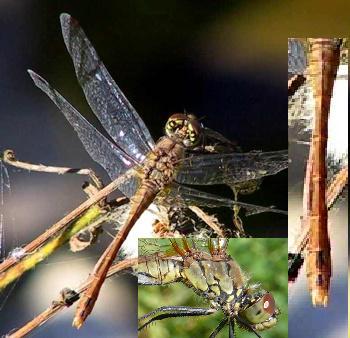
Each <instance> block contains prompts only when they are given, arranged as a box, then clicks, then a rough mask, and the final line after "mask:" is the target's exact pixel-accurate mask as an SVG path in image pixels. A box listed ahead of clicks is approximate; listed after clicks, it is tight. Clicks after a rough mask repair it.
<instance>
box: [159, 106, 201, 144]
mask: <svg viewBox="0 0 350 338" xmlns="http://www.w3.org/2000/svg"><path fill="white" fill-rule="evenodd" d="M201 129H202V126H201V124H200V123H199V122H198V120H197V118H196V117H195V116H194V115H187V114H181V113H178V114H173V115H172V116H170V118H169V119H168V121H167V123H166V125H165V134H166V136H168V137H169V138H171V139H172V140H174V141H175V142H177V143H181V144H182V145H184V146H185V147H186V148H191V147H194V146H196V145H197V144H198V143H199V142H200V140H201V137H202V132H201Z"/></svg>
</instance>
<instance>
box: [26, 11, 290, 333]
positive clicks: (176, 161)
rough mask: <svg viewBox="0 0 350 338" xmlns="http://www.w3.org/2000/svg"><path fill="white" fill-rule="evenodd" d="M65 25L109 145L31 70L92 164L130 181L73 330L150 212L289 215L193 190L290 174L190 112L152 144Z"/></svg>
mask: <svg viewBox="0 0 350 338" xmlns="http://www.w3.org/2000/svg"><path fill="white" fill-rule="evenodd" d="M60 20H61V28H62V35H63V38H64V42H65V44H66V47H67V49H68V52H69V54H70V56H71V58H72V60H73V64H74V68H75V73H76V76H77V79H78V82H79V84H80V86H81V87H82V89H83V91H84V94H85V97H86V99H87V101H88V103H89V105H90V107H91V109H92V111H93V112H94V114H95V115H96V117H97V118H98V119H99V121H100V122H101V124H102V126H103V127H104V129H105V131H106V132H107V134H108V135H109V137H110V139H109V138H107V137H105V136H104V135H103V134H101V133H100V132H99V131H98V130H97V129H96V128H95V127H94V126H92V125H91V124H90V123H89V122H88V121H87V120H86V119H85V118H83V117H82V116H81V115H80V113H79V112H78V111H77V110H76V109H75V108H74V107H73V106H72V105H71V104H70V103H69V102H68V101H67V100H66V99H65V98H64V97H63V96H62V95H61V94H60V93H58V92H57V91H56V90H55V89H54V88H53V87H51V86H50V84H49V83H48V82H47V81H46V80H44V79H43V78H42V77H41V76H39V75H38V74H36V73H35V72H33V71H31V70H29V74H30V76H31V77H32V79H33V81H34V83H35V85H36V86H37V87H39V88H40V89H41V90H42V91H43V92H45V93H46V94H47V95H48V96H49V97H50V99H51V100H52V101H53V102H54V103H55V104H56V105H57V106H58V108H59V109H60V110H61V112H62V113H63V114H64V115H65V117H66V119H67V120H68V121H69V123H70V124H71V125H72V126H73V128H74V130H75V131H76V132H77V134H78V136H79V138H80V140H81V142H82V143H83V145H84V147H85V149H86V150H87V152H88V153H89V155H90V156H91V158H92V159H93V160H95V161H96V162H97V163H99V164H100V165H101V166H102V167H103V168H104V169H105V170H106V172H107V173H108V175H109V176H110V178H111V179H112V180H115V179H117V178H120V177H121V176H123V175H124V176H125V177H126V180H125V182H124V183H123V184H121V185H120V187H119V189H120V191H121V192H122V193H123V194H124V195H125V196H126V197H128V198H129V199H130V211H129V213H128V216H127V219H126V221H125V223H124V224H123V226H122V227H121V228H120V229H119V231H118V234H117V236H116V237H115V238H114V240H113V241H112V242H111V244H110V245H109V247H108V248H107V249H106V251H105V253H104V254H103V255H102V256H101V258H100V260H99V261H98V262H97V264H96V266H95V268H94V271H93V274H92V276H91V277H90V278H91V280H93V283H92V284H91V286H90V287H89V289H88V290H87V291H86V292H85V294H84V296H83V297H82V298H81V300H80V302H79V305H78V308H77V312H76V316H75V319H74V322H73V324H74V325H75V326H76V327H80V326H81V325H82V324H83V322H84V320H85V319H86V317H87V316H88V315H89V313H90V312H91V311H92V308H93V306H94V303H95V301H96V299H97V297H98V294H99V290H100V288H101V286H102V284H103V281H104V279H105V277H106V274H107V271H108V268H109V267H110V265H111V264H112V262H113V260H114V258H115V257H116V255H117V253H118V252H119V250H120V248H121V246H122V244H123V242H124V241H125V239H126V237H127V236H128V234H129V232H130V230H131V229H132V227H133V226H134V224H135V223H136V221H137V220H138V219H139V217H140V215H141V214H142V213H143V212H144V211H145V210H146V209H147V208H148V207H150V206H151V205H153V204H155V205H158V206H163V205H167V206H179V208H184V207H187V206H189V205H196V206H205V207H228V208H230V209H232V208H234V209H235V210H236V211H237V208H241V207H242V208H244V209H247V210H248V212H250V213H258V212H264V211H268V212H277V213H284V214H285V212H284V211H281V210H277V209H274V208H273V207H261V206H256V205H249V204H245V203H240V202H237V201H233V200H232V199H227V198H222V197H219V196H215V195H213V194H209V193H206V192H203V191H200V190H197V189H196V188H193V187H190V185H195V186H197V185H216V184H226V185H228V186H230V187H231V188H232V189H233V190H234V191H235V193H236V195H237V193H241V192H242V193H244V192H252V191H253V190H255V189H256V188H257V187H258V185H259V182H260V180H261V179H262V178H263V177H265V176H268V175H274V174H277V173H278V172H280V171H281V170H284V169H286V168H287V166H288V158H287V157H288V155H287V151H285V150H281V151H272V152H257V151H252V152H248V153H239V152H233V151H232V149H233V146H232V142H230V141H228V140H227V139H226V138H224V136H222V135H220V134H219V133H217V132H214V131H212V130H210V129H209V128H205V127H203V125H202V124H201V123H200V121H199V120H198V119H197V118H196V117H195V116H193V115H191V114H185V113H175V114H173V115H171V116H170V118H169V119H168V121H167V122H166V124H165V136H164V137H162V138H160V139H159V140H158V141H157V142H155V141H154V140H153V138H152V136H151V134H150V132H149V130H148V129H147V127H146V125H145V123H144V122H143V121H142V119H141V118H140V116H139V114H138V113H137V112H136V110H135V109H134V108H133V106H132V105H131V104H130V102H129V101H128V100H127V98H126V97H125V95H124V94H123V93H122V91H121V90H120V89H119V87H118V86H117V84H116V83H115V82H114V80H113V79H112V77H111V75H110V74H109V73H108V71H107V69H106V67H105V66H104V64H103V63H102V61H101V60H100V59H99V57H98V55H97V53H96V51H95V49H94V48H93V46H92V44H91V42H90V41H89V40H88V38H87V37H86V35H85V33H84V31H83V30H82V28H81V27H80V26H79V24H78V22H77V21H76V20H75V19H74V18H72V17H71V16H70V15H69V14H62V15H61V17H60ZM208 139H211V140H212V141H213V144H214V148H205V146H204V144H205V142H206V140H208ZM216 145H219V147H218V148H217V147H216ZM220 145H222V147H221V148H220ZM208 149H211V150H208ZM213 149H214V150H213ZM215 149H220V151H218V150H215ZM221 149H226V151H227V150H228V149H229V150H230V152H227V153H222V151H221ZM252 187H254V188H253V189H252ZM235 219H236V220H237V219H238V218H237V217H235ZM236 226H237V227H238V228H239V231H241V232H242V231H243V229H242V227H241V225H240V224H239V222H236Z"/></svg>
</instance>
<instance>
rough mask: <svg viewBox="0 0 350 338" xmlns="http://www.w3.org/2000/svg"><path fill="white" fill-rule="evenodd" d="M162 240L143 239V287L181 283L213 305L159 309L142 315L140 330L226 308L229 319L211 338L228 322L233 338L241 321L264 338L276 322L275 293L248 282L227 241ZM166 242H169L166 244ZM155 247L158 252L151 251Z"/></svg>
mask: <svg viewBox="0 0 350 338" xmlns="http://www.w3.org/2000/svg"><path fill="white" fill-rule="evenodd" d="M237 240H238V241H239V240H240V239H237ZM161 241H162V240H161V239H160V240H159V239H158V240H153V241H152V240H149V239H140V240H139V248H140V249H139V251H141V253H142V255H139V264H138V268H137V276H138V283H139V285H140V286H156V285H168V284H171V283H175V282H176V283H182V284H184V285H185V286H187V287H189V288H191V289H192V290H193V291H194V292H195V293H196V294H197V295H198V296H199V297H201V298H203V299H205V300H206V301H207V302H208V303H209V304H210V307H209V308H206V307H203V308H202V307H190V306H162V307H159V308H157V309H155V310H153V311H151V312H149V313H147V314H145V315H143V316H141V317H140V318H139V325H140V326H139V331H142V330H143V329H145V328H146V327H147V326H149V325H150V324H151V323H154V322H157V321H160V320H163V319H167V318H175V317H192V316H194V317H196V316H198V317H199V316H209V315H211V314H214V313H217V312H222V313H223V314H224V318H223V319H222V320H221V321H220V323H219V324H218V325H217V327H216V328H215V330H214V331H213V332H212V333H211V335H210V337H212V338H213V337H217V335H218V334H219V333H220V331H221V330H222V329H223V328H224V327H225V326H226V325H228V327H229V337H230V338H233V337H235V336H236V333H235V326H236V324H237V325H238V326H239V327H241V328H244V329H246V330H247V331H250V332H252V333H254V334H255V335H256V336H257V337H261V335H260V334H259V332H260V331H263V330H268V329H270V328H272V327H274V326H275V325H276V324H277V320H278V315H279V313H280V310H279V309H278V307H277V305H276V303H275V299H274V297H273V295H272V293H271V292H268V291H266V290H263V289H262V288H261V287H260V286H259V285H257V284H252V283H250V282H249V279H248V278H247V276H246V274H245V273H243V271H242V270H241V268H240V266H239V264H238V263H237V262H236V261H235V260H234V259H233V258H232V257H231V256H230V255H229V254H228V253H227V246H228V242H229V240H228V239H208V240H207V241H205V240H194V239H193V238H184V237H183V238H181V239H164V240H163V242H161ZM166 241H169V242H170V243H169V244H168V245H166V243H165V242H166ZM232 241H233V242H235V241H236V240H232ZM145 248H146V251H145ZM151 250H155V251H157V253H155V254H153V255H152V254H150V252H151ZM145 252H146V253H145Z"/></svg>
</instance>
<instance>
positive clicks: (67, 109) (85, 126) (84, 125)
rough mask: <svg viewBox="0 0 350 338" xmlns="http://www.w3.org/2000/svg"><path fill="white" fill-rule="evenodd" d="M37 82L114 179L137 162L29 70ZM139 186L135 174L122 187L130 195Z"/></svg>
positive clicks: (92, 156) (91, 154) (87, 148)
mask: <svg viewBox="0 0 350 338" xmlns="http://www.w3.org/2000/svg"><path fill="white" fill-rule="evenodd" d="M28 72H29V74H30V76H31V78H32V79H33V81H34V83H35V85H36V86H37V87H38V88H40V89H41V90H42V91H43V92H44V93H45V94H46V95H47V96H48V97H49V98H50V99H51V100H52V101H53V102H54V103H55V104H56V106H57V107H58V108H59V109H60V110H61V111H62V113H63V114H64V116H65V117H66V119H67V120H68V122H69V123H70V124H71V125H72V127H73V128H74V130H75V131H76V133H77V134H78V136H79V138H80V140H81V142H82V143H83V145H84V148H85V149H86V151H87V152H88V154H89V155H90V156H91V158H92V159H93V160H94V161H96V162H97V163H99V164H100V165H101V166H102V167H103V168H104V169H105V170H106V172H107V173H108V175H109V176H110V177H111V179H115V178H117V177H119V176H120V175H122V174H124V173H125V172H126V171H127V170H128V169H130V168H131V167H133V166H135V165H136V164H137V163H136V162H135V161H134V160H133V159H132V158H130V157H129V156H128V154H126V153H125V152H124V151H123V150H121V149H119V148H118V147H117V146H116V145H114V144H113V143H112V142H110V141H109V140H108V139H107V138H105V137H104V136H103V135H102V134H101V133H100V132H99V131H98V130H97V129H96V128H95V127H93V126H92V125H91V124H90V123H89V122H88V121H87V120H86V119H85V118H84V117H83V116H82V115H81V114H80V113H79V112H78V111H77V110H76V109H75V108H74V107H73V106H72V105H71V104H70V103H69V102H68V101H67V100H66V99H65V98H64V97H63V96H62V95H61V94H60V93H58V92H57V91H56V90H55V89H53V88H52V87H51V86H50V84H49V83H48V82H47V81H46V80H45V79H43V78H42V77H41V76H39V75H38V74H36V73H34V72H33V71H31V70H29V71H28ZM136 188H137V181H136V178H132V179H131V181H128V182H127V183H125V184H123V185H122V186H121V187H120V190H121V191H122V192H123V193H124V194H125V195H126V196H128V197H131V196H132V195H133V194H134V192H135V191H136Z"/></svg>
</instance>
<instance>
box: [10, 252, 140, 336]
mask: <svg viewBox="0 0 350 338" xmlns="http://www.w3.org/2000/svg"><path fill="white" fill-rule="evenodd" d="M137 262H138V259H137V258H130V259H125V260H123V261H121V262H117V263H115V264H114V265H112V266H111V268H110V269H109V270H108V274H107V278H108V277H111V276H113V275H115V274H116V273H118V272H120V271H122V270H126V269H128V268H131V267H133V266H135V265H136V264H137ZM90 283H91V281H86V282H84V283H82V284H81V285H80V286H79V287H78V288H76V289H75V290H68V291H69V292H68V294H69V295H71V297H69V298H68V299H62V296H60V297H59V298H58V299H57V300H55V301H53V302H52V305H51V306H49V307H48V308H47V309H46V310H44V311H43V312H42V313H40V314H39V315H37V316H36V317H35V318H33V319H32V320H31V321H29V322H28V323H26V324H25V325H24V326H23V327H21V328H20V329H18V330H16V331H15V332H12V333H10V334H8V335H6V337H7V338H20V337H24V336H25V335H27V334H29V333H30V332H32V331H33V330H35V329H36V328H38V327H39V326H41V325H43V324H44V323H45V322H47V321H48V320H49V319H51V318H52V317H54V316H55V315H56V314H58V313H59V312H60V311H62V310H63V309H65V308H67V307H69V306H71V305H72V304H74V303H75V302H76V301H77V300H78V299H79V295H80V294H81V293H82V292H84V291H85V290H86V289H87V288H88V286H89V285H90ZM65 291H66V293H67V290H65Z"/></svg>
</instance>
